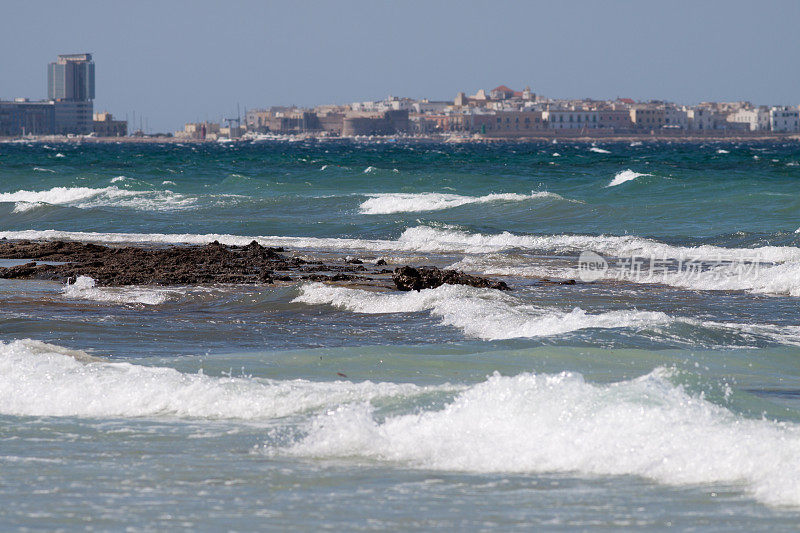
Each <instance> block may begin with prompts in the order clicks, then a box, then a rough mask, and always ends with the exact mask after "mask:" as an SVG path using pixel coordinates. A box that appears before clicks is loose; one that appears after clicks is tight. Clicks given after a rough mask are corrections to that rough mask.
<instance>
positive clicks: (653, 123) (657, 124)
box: [630, 104, 666, 130]
mask: <svg viewBox="0 0 800 533" xmlns="http://www.w3.org/2000/svg"><path fill="white" fill-rule="evenodd" d="M630 116H631V122H632V123H633V127H634V128H636V129H638V130H659V129H661V127H662V126H664V124H665V123H666V122H665V120H666V114H665V112H664V108H663V107H661V106H656V105H652V104H645V105H635V106H633V107H632V108H631V110H630Z"/></svg>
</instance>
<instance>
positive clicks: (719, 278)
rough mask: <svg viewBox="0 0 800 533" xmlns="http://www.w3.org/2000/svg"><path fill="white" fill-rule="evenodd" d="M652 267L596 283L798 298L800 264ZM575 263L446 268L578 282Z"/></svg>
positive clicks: (614, 273) (500, 258)
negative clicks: (670, 268)
mask: <svg viewBox="0 0 800 533" xmlns="http://www.w3.org/2000/svg"><path fill="white" fill-rule="evenodd" d="M655 259H656V263H655V264H656V268H655V270H653V271H651V270H649V268H650V263H649V261H650V258H649V257H645V258H644V260H643V261H644V262H643V264H642V265H641V268H639V269H634V268H631V265H630V264H623V265H622V266H617V267H614V265H610V267H609V269H608V270H606V271H605V272H604V273H602V275H600V276H599V277H597V278H596V279H597V280H617V281H627V282H631V283H643V284H654V283H657V284H663V285H670V286H672V287H680V288H684V289H691V290H698V291H749V292H753V293H759V294H775V295H786V296H800V262H798V261H795V260H793V261H787V262H784V263H749V262H744V261H746V260H747V255H746V254H743V255H742V261H743V262H738V261H734V262H730V263H728V262H722V263H719V264H716V263H715V262H713V261H714V260H713V255H712V256H711V257H709V258H708V259H710V260H711V262H710V263H709V264H708V265H707V266H705V267H704V268H703V269H699V268H697V266H698V265H696V266H695V267H691V265H689V264H688V263H687V265H683V266H682V267H681V269H680V270H678V269H677V268H676V267H675V265H673V267H672V270H669V269H665V268H663V267H659V266H658V265H659V261H661V259H660V258H659V257H658V256H655ZM578 266H579V265H578V263H577V261H576V262H575V264H574V265H572V266H552V265H550V264H548V263H543V262H542V261H537V260H532V259H527V258H521V257H519V256H513V257H509V256H504V255H501V254H488V255H484V256H467V257H464V258H463V259H462V260H461V261H458V262H457V263H455V264H453V265H451V266H450V267H449V268H452V269H456V270H465V271H468V272H477V273H480V274H485V275H495V276H521V277H533V278H560V279H578V278H579V277H580V274H581V273H580V271H579V269H578Z"/></svg>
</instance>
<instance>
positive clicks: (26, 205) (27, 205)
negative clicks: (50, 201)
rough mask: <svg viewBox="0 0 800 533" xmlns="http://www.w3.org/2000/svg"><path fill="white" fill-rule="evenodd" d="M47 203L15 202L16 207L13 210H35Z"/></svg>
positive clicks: (21, 211) (15, 211)
mask: <svg viewBox="0 0 800 533" xmlns="http://www.w3.org/2000/svg"><path fill="white" fill-rule="evenodd" d="M45 205H47V204H46V203H44V202H17V203H15V204H14V209H13V210H12V211H11V212H12V213H27V212H28V211H33V210H34V209H37V208H39V207H42V206H45Z"/></svg>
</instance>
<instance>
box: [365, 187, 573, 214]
mask: <svg viewBox="0 0 800 533" xmlns="http://www.w3.org/2000/svg"><path fill="white" fill-rule="evenodd" d="M369 196H370V198H369V200H367V201H365V202H364V203H362V204H361V206H360V210H361V212H362V213H364V214H367V215H385V214H390V213H414V212H419V211H438V210H441V209H450V208H453V207H458V206H461V205H467V204H482V203H489V202H522V201H525V200H532V199H536V198H553V199H558V200H563V199H564V198H562V197H561V196H559V195H558V194H555V193H551V192H543V191H540V192H531V194H517V193H504V194H487V195H485V196H461V195H459V194H446V193H433V192H428V193H385V194H371V195H369Z"/></svg>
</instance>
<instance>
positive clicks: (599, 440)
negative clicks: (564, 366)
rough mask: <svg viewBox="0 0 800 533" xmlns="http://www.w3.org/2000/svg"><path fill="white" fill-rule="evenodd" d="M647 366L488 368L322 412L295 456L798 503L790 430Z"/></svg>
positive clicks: (797, 449)
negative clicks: (386, 411)
mask: <svg viewBox="0 0 800 533" xmlns="http://www.w3.org/2000/svg"><path fill="white" fill-rule="evenodd" d="M671 374H672V373H671V372H670V371H668V370H665V369H663V368H657V369H655V370H654V371H652V372H651V373H649V374H647V375H644V376H642V377H639V378H636V379H632V380H627V381H620V382H617V383H612V384H609V385H596V384H591V383H587V382H586V381H584V379H583V377H582V376H581V375H580V374H577V373H561V374H557V375H547V374H540V375H537V374H528V373H525V374H520V375H517V376H513V377H505V376H501V375H499V374H494V375H492V376H490V377H489V378H488V379H487V380H486V381H484V382H482V383H478V384H476V385H474V386H471V387H469V388H468V389H466V390H464V391H462V392H461V393H460V394H458V395H457V396H456V397H455V399H454V400H453V401H452V402H451V403H449V404H448V405H446V406H445V407H444V408H442V409H432V408H429V409H425V410H423V411H421V412H415V413H413V414H405V415H395V416H389V417H387V418H381V417H378V416H376V414H375V411H374V409H373V407H371V406H370V405H368V404H365V403H361V404H351V405H344V406H340V407H339V408H338V409H335V410H331V411H328V412H326V413H324V414H320V415H318V416H317V418H316V419H315V420H314V421H313V422H312V423H311V424H310V427H309V429H308V433H307V435H306V436H305V438H303V439H302V440H301V441H300V442H296V443H294V444H292V445H290V446H286V447H283V448H267V453H269V454H290V455H294V456H299V457H313V458H341V457H349V458H353V457H361V458H365V459H368V460H378V461H389V462H393V463H401V464H405V465H410V466H412V467H417V468H424V469H437V470H449V471H462V472H479V473H484V472H519V473H549V472H569V473H578V474H583V475H635V476H640V477H643V478H647V479H651V480H654V481H656V482H659V483H663V484H667V485H676V486H682V485H698V484H704V485H705V484H725V485H736V486H740V487H742V488H743V489H744V491H745V492H746V493H748V494H750V495H751V496H753V497H755V498H756V499H758V500H760V501H762V502H764V503H767V504H773V505H800V428H798V426H797V425H795V424H788V423H777V422H772V421H769V420H763V419H762V420H751V419H746V418H743V417H741V416H739V415H736V414H735V413H733V412H731V411H729V410H728V409H726V408H724V407H721V406H719V405H716V404H714V403H711V402H709V401H707V400H705V399H704V398H703V396H702V395H701V396H694V395H691V394H689V393H687V392H686V391H685V390H684V389H683V388H682V387H681V386H678V385H674V384H673V383H672V382H671V378H672V377H673V376H672V375H671Z"/></svg>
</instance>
